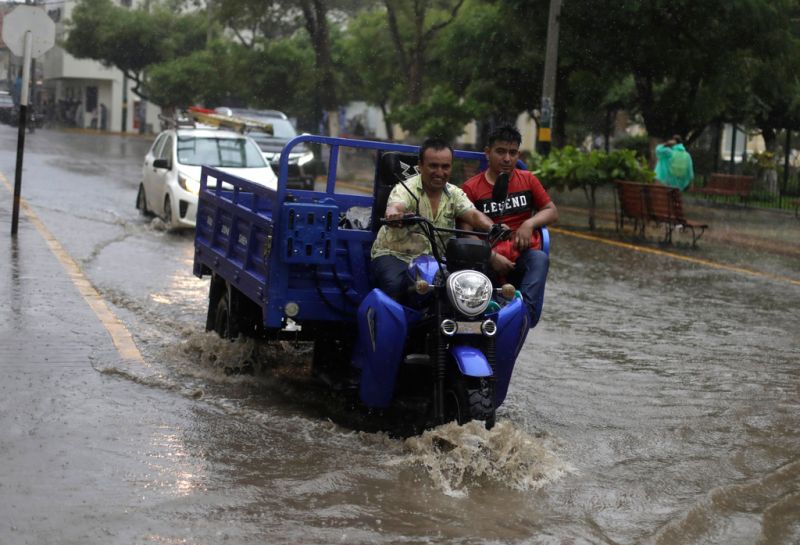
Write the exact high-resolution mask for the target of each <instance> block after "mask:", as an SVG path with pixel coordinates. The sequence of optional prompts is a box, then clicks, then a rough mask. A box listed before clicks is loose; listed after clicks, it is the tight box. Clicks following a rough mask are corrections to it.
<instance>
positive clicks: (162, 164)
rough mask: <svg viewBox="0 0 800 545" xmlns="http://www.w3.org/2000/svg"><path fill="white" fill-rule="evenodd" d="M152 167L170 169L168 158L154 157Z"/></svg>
mask: <svg viewBox="0 0 800 545" xmlns="http://www.w3.org/2000/svg"><path fill="white" fill-rule="evenodd" d="M153 168H165V169H167V170H172V165H170V164H169V159H156V160H155V161H153Z"/></svg>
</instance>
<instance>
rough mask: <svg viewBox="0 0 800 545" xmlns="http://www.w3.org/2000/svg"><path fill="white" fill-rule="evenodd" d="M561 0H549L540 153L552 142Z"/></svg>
mask: <svg viewBox="0 0 800 545" xmlns="http://www.w3.org/2000/svg"><path fill="white" fill-rule="evenodd" d="M561 2H562V0H550V15H549V17H548V19H547V49H546V50H545V56H544V80H543V82H542V106H541V110H540V112H541V114H540V115H539V134H538V137H537V139H536V148H537V151H538V152H539V153H540V154H541V155H547V154H548V153H549V152H550V146H551V144H552V140H553V137H552V128H553V118H554V117H555V113H554V111H555V104H554V101H555V96H556V72H557V70H558V30H559V19H560V18H561Z"/></svg>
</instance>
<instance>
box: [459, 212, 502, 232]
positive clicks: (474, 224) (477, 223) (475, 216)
mask: <svg viewBox="0 0 800 545" xmlns="http://www.w3.org/2000/svg"><path fill="white" fill-rule="evenodd" d="M457 220H458V225H460V226H464V227H470V228H472V230H474V231H484V232H487V231H489V229H491V228H492V225H494V222H493V221H492V220H491V219H489V216H487V215H486V214H484V213H483V212H481V211H480V210H478V209H477V208H470V209H469V210H465V211H464V212H463V213H462V214H461V215H460V216H458V218H457Z"/></svg>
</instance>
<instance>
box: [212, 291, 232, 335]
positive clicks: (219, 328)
mask: <svg viewBox="0 0 800 545" xmlns="http://www.w3.org/2000/svg"><path fill="white" fill-rule="evenodd" d="M214 331H216V332H217V335H219V336H220V337H221V338H223V339H227V338H230V336H231V335H230V332H231V312H230V305H229V304H228V293H227V290H225V293H223V294H222V296H221V297H220V298H219V301H217V307H216V309H214Z"/></svg>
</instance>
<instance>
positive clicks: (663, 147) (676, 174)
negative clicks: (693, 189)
mask: <svg viewBox="0 0 800 545" xmlns="http://www.w3.org/2000/svg"><path fill="white" fill-rule="evenodd" d="M656 159H657V162H656V180H658V181H659V182H661V183H662V184H664V185H668V186H670V187H677V188H678V189H680V190H681V191H685V190H686V188H687V187H689V184H691V183H692V180H693V179H694V165H693V164H692V156H691V155H689V152H688V151H686V148H685V147H684V146H683V139H682V138H681V137H680V136H679V135H677V134H676V135H675V136H673V137H672V138H671V139H669V140H667V141H666V142H664V143H663V144H659V145H658V146H656Z"/></svg>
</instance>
